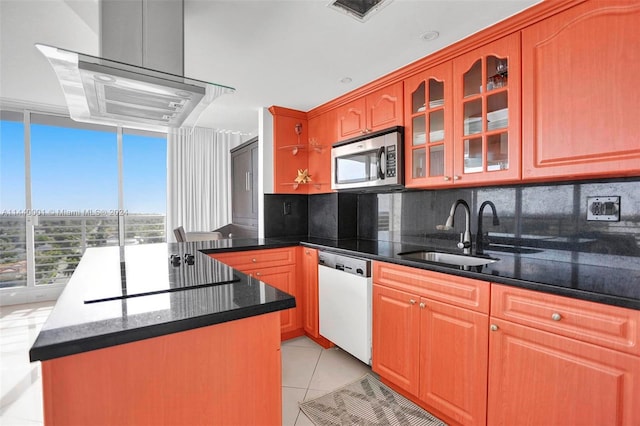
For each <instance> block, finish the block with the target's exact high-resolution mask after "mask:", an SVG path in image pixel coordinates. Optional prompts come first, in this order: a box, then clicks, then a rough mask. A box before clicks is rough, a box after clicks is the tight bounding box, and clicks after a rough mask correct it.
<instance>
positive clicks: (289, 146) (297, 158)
mask: <svg viewBox="0 0 640 426" xmlns="http://www.w3.org/2000/svg"><path fill="white" fill-rule="evenodd" d="M269 111H270V112H271V114H272V115H273V192H274V193H275V194H291V193H306V192H307V191H308V190H307V185H306V184H303V185H298V184H296V182H295V179H296V177H297V176H298V170H304V169H308V167H309V165H308V158H309V153H308V138H309V136H308V134H309V126H308V121H307V113H306V112H302V111H297V110H293V109H289V108H283V107H278V106H272V107H270V108H269Z"/></svg>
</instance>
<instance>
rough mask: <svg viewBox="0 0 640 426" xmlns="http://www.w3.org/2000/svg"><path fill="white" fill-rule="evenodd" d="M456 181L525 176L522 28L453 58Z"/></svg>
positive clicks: (499, 180)
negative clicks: (523, 164)
mask: <svg viewBox="0 0 640 426" xmlns="http://www.w3.org/2000/svg"><path fill="white" fill-rule="evenodd" d="M453 78H454V84H453V87H454V89H453V90H454V102H455V111H454V137H455V139H454V175H453V179H454V183H455V184H460V185H467V184H474V183H477V182H488V183H493V182H509V181H518V180H519V179H520V166H521V160H520V152H521V146H520V106H521V105H520V102H521V101H520V34H519V33H516V34H512V35H510V36H507V37H504V38H502V39H500V40H497V41H495V42H493V43H489V44H487V45H486V46H483V47H481V48H478V49H475V50H473V51H471V52H468V53H466V54H464V55H462V56H460V57H458V58H456V59H455V60H454V61H453Z"/></svg>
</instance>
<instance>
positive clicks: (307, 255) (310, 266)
mask: <svg viewBox="0 0 640 426" xmlns="http://www.w3.org/2000/svg"><path fill="white" fill-rule="evenodd" d="M300 250H302V260H301V262H300V266H301V268H302V274H301V275H302V305H303V306H302V308H303V309H302V310H303V314H302V327H303V328H304V331H305V333H307V334H308V335H309V336H311V337H315V338H319V337H320V325H319V318H318V250H316V249H312V248H308V247H301V248H300Z"/></svg>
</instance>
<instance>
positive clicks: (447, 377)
mask: <svg viewBox="0 0 640 426" xmlns="http://www.w3.org/2000/svg"><path fill="white" fill-rule="evenodd" d="M420 308H421V309H420V311H421V328H420V393H419V397H420V399H421V400H422V401H425V402H426V403H427V404H429V405H430V406H432V407H434V408H436V409H438V410H440V411H441V412H442V413H444V414H446V415H448V416H450V417H451V418H453V419H455V420H456V421H458V422H460V424H463V425H484V424H485V420H486V407H487V364H488V355H489V317H488V315H484V314H480V313H477V312H473V311H469V310H466V309H461V308H457V307H455V306H451V305H447V304H445V303H439V302H436V301H433V300H431V299H424V298H423V299H421V301H420Z"/></svg>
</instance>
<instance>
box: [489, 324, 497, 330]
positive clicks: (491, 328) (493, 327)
mask: <svg viewBox="0 0 640 426" xmlns="http://www.w3.org/2000/svg"><path fill="white" fill-rule="evenodd" d="M489 329H490V330H491V331H498V326H497V325H495V324H491V327H489Z"/></svg>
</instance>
